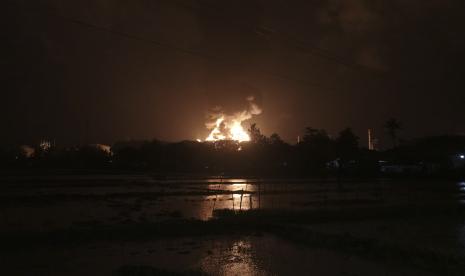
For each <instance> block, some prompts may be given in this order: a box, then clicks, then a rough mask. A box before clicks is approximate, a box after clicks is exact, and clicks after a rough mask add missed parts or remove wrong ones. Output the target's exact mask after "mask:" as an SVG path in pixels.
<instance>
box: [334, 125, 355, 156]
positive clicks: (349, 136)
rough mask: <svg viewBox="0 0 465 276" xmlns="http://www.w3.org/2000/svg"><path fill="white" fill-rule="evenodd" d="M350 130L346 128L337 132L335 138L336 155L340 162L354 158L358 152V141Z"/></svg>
mask: <svg viewBox="0 0 465 276" xmlns="http://www.w3.org/2000/svg"><path fill="white" fill-rule="evenodd" d="M359 139H360V138H359V137H358V136H356V135H355V134H354V133H353V132H352V129H351V128H346V129H344V130H342V131H341V132H339V136H338V137H337V138H336V148H337V153H338V155H339V157H340V158H341V160H343V161H346V160H349V159H352V158H354V157H355V155H356V153H357V151H358V140H359Z"/></svg>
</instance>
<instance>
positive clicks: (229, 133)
mask: <svg viewBox="0 0 465 276" xmlns="http://www.w3.org/2000/svg"><path fill="white" fill-rule="evenodd" d="M254 100H255V98H254V97H248V98H247V102H248V104H249V107H248V109H247V110H244V111H242V112H238V113H235V114H234V115H231V116H227V115H225V114H224V113H222V112H217V113H216V114H212V115H211V117H212V119H213V120H214V121H213V122H209V123H207V124H206V126H207V128H208V129H210V134H209V135H208V136H207V138H205V141H209V142H215V141H221V140H232V141H237V142H239V143H241V142H248V141H250V136H249V134H248V133H247V131H246V130H245V129H244V127H243V126H242V123H243V122H244V121H246V120H249V119H251V118H252V116H253V115H258V114H260V113H261V112H262V110H261V109H260V108H259V107H258V105H257V104H255V103H254Z"/></svg>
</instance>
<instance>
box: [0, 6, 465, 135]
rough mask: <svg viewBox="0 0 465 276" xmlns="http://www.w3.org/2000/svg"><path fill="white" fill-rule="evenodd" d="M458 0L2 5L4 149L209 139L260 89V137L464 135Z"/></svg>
mask: <svg viewBox="0 0 465 276" xmlns="http://www.w3.org/2000/svg"><path fill="white" fill-rule="evenodd" d="M464 3H465V2H464V1H463V0H457V1H452V0H451V1H447V0H389V1H388V0H383V1H381V0H370V1H368V0H366V1H363V0H328V1H323V0H321V1H309V0H307V1H303V0H302V1H297V0H296V1H287V0H286V1H285V0H228V1H219V0H165V1H153V0H132V1H127V0H113V1H111V0H73V1H71V0H69V1H60V0H34V1H33V0H29V1H27V0H8V1H6V3H4V5H3V7H2V12H1V16H2V20H3V21H4V22H2V29H3V30H2V36H3V38H2V46H1V47H2V53H3V57H2V65H3V66H2V67H3V68H4V70H3V73H2V76H3V78H4V80H3V81H2V83H3V84H4V85H3V89H2V95H3V97H2V101H1V112H2V115H1V116H0V118H1V119H0V120H1V124H2V135H1V136H0V139H2V142H6V143H34V142H36V141H37V140H39V139H41V138H50V139H56V141H57V143H59V144H70V143H91V142H92V143H95V142H100V143H112V142H114V141H116V140H121V139H152V138H158V139H162V140H167V141H175V140H183V139H195V138H198V137H200V138H204V137H205V136H206V135H207V130H206V129H205V126H204V123H205V116H206V113H207V111H208V110H209V109H210V108H212V107H214V106H218V105H220V106H223V107H224V109H225V110H226V111H229V112H234V111H240V110H241V109H243V108H245V105H246V104H247V103H246V100H245V98H246V97H247V96H249V95H254V96H255V97H256V99H257V101H258V103H259V104H260V106H261V108H262V109H263V113H262V114H261V115H259V116H257V117H255V118H254V119H253V121H254V122H257V124H258V126H259V127H260V128H261V129H262V131H263V132H264V133H265V134H268V135H269V134H271V133H273V132H277V133H279V134H280V135H281V136H282V137H283V138H285V139H286V140H288V141H290V142H294V141H295V139H296V136H297V135H298V134H300V133H302V131H303V128H304V127H306V126H312V127H315V128H325V129H327V130H328V132H329V133H331V134H336V133H337V132H338V131H339V130H341V129H342V128H344V127H347V126H350V127H352V128H353V129H354V130H355V131H356V133H357V134H358V135H359V136H361V137H362V141H365V140H366V139H365V136H366V129H367V128H369V127H372V128H374V129H375V131H376V133H377V135H378V136H379V137H380V138H383V136H384V131H383V127H382V126H383V124H384V122H385V121H386V120H387V119H388V118H390V117H396V118H398V119H399V120H400V121H401V122H402V123H403V125H404V130H403V133H402V135H403V136H404V137H405V138H411V137H416V136H420V135H427V134H445V133H449V134H464V133H465V116H464V115H465V93H464V92H465V89H464V88H465V84H464V80H463V76H464V73H465V69H464V61H465V32H464V29H463V26H465V16H463V12H464V11H465V4H464Z"/></svg>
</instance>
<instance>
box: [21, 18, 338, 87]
mask: <svg viewBox="0 0 465 276" xmlns="http://www.w3.org/2000/svg"><path fill="white" fill-rule="evenodd" d="M29 11H33V12H35V13H36V14H39V15H44V16H48V17H54V18H56V19H60V20H62V21H67V22H70V23H73V24H76V25H79V26H82V27H86V28H88V29H95V30H98V31H103V32H107V33H110V34H113V35H115V36H120V37H124V38H126V39H130V40H136V41H139V42H143V43H148V44H151V45H154V46H156V47H157V48H160V49H165V50H169V51H173V52H179V53H183V54H186V55H191V56H196V57H200V58H202V59H204V60H207V61H210V62H215V63H221V62H223V63H225V61H224V59H223V60H222V59H221V58H220V57H217V56H213V55H206V54H205V53H203V52H200V51H195V50H192V49H188V48H184V47H178V46H176V45H171V44H167V43H164V42H160V41H158V40H154V39H150V38H146V37H143V36H139V35H135V34H131V33H128V32H123V31H118V30H115V29H112V28H108V27H104V26H100V25H96V24H92V23H89V22H85V21H82V20H79V19H75V18H69V17H65V16H62V15H58V14H55V13H49V12H40V11H36V10H29ZM226 63H228V64H229V65H231V62H226ZM236 66H237V65H236ZM258 73H260V74H263V75H269V76H271V77H274V78H278V79H284V80H288V81H292V82H296V83H300V84H304V85H308V86H313V87H319V88H324V89H326V90H333V89H335V88H334V87H333V88H328V87H326V86H324V85H322V84H321V83H316V82H312V81H308V80H301V79H295V78H292V77H289V76H287V75H283V74H277V73H275V72H270V71H261V72H258Z"/></svg>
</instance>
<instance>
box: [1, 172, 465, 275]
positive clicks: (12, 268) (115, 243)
mask: <svg viewBox="0 0 465 276" xmlns="http://www.w3.org/2000/svg"><path fill="white" fill-rule="evenodd" d="M0 183H1V185H2V192H1V194H0V195H1V196H0V219H1V220H0V223H1V228H0V229H1V230H0V231H1V236H0V239H1V240H0V242H1V244H2V246H1V248H0V250H1V251H0V262H1V268H0V269H1V271H0V274H1V275H464V273H465V216H464V213H465V212H464V211H465V209H464V207H463V206H462V197H463V194H462V190H463V189H465V183H460V182H447V181H443V182H441V181H419V180H403V181H399V180H397V181H389V180H370V181H366V180H365V181H343V182H337V181H335V180H332V179H323V180H321V179H312V180H295V179H284V180H283V179H266V180H264V179H225V178H215V177H213V178H208V179H205V178H195V179H192V178H189V179H186V178H179V177H178V178H164V179H157V178H155V177H151V176H147V175H90V176H89V175H85V176H83V175H61V176H46V175H28V176H25V175H9V176H2V177H1V181H0Z"/></svg>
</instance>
